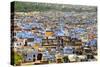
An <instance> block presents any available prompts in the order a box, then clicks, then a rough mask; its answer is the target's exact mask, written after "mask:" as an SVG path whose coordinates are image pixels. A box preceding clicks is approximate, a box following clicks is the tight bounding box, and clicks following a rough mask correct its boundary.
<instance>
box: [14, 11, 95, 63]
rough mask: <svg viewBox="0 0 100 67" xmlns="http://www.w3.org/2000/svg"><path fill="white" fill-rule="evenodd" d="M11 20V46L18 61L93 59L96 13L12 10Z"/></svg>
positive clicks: (42, 61) (51, 61) (63, 61)
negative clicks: (21, 59)
mask: <svg viewBox="0 0 100 67" xmlns="http://www.w3.org/2000/svg"><path fill="white" fill-rule="evenodd" d="M12 23H14V24H13V25H12V29H13V31H12V48H13V49H14V52H19V53H21V54H22V56H23V58H24V59H23V61H22V63H27V62H34V64H39V63H40V64H42V63H67V62H79V61H94V60H97V26H96V24H97V15H96V12H61V11H56V12H53V11H47V12H46V11H45V12H38V11H37V12H35V11H34V12H28V13H26V12H16V13H15V16H14V22H12ZM37 61H39V62H38V63H36V62H37Z"/></svg>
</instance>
